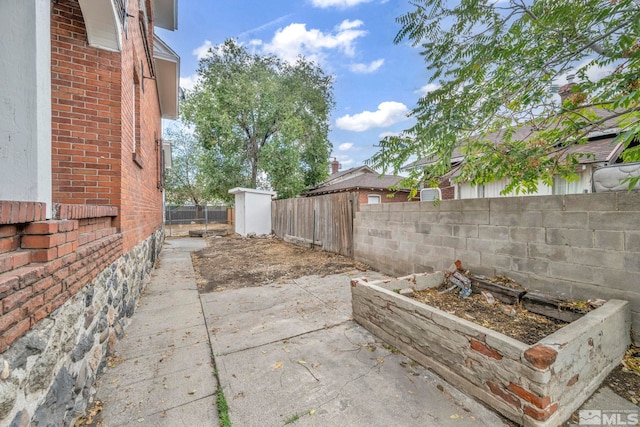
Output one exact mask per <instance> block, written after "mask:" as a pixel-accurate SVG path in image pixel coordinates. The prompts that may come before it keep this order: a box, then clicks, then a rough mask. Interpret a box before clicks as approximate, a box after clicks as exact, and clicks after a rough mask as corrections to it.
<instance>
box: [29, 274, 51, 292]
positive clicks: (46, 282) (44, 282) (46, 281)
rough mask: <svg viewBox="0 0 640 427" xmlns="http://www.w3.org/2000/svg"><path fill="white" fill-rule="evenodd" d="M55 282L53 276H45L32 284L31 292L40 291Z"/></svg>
mask: <svg viewBox="0 0 640 427" xmlns="http://www.w3.org/2000/svg"><path fill="white" fill-rule="evenodd" d="M55 283H56V281H55V280H54V278H53V276H47V277H45V278H44V279H42V280H40V281H38V282H36V283H34V284H33V285H32V286H33V292H34V293H36V294H39V293H41V292H44V291H46V290H47V289H49V288H51V287H52V286H53V285H54V284H55Z"/></svg>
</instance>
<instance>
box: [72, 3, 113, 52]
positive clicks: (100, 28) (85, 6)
mask: <svg viewBox="0 0 640 427" xmlns="http://www.w3.org/2000/svg"><path fill="white" fill-rule="evenodd" d="M78 3H79V4H80V10H81V11H82V18H83V19H84V25H85V29H86V31H87V42H88V43H89V46H93V47H96V48H99V49H104V50H109V51H112V52H120V51H122V31H121V25H120V19H119V17H118V13H117V11H116V8H115V4H114V3H113V2H112V1H96V0H78Z"/></svg>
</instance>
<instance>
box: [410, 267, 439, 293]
mask: <svg viewBox="0 0 640 427" xmlns="http://www.w3.org/2000/svg"><path fill="white" fill-rule="evenodd" d="M415 281H416V285H415V287H416V290H417V291H424V290H425V289H428V288H437V287H438V286H440V285H442V283H444V272H442V271H436V272H435V273H431V274H416V275H415Z"/></svg>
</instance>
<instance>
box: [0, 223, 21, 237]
mask: <svg viewBox="0 0 640 427" xmlns="http://www.w3.org/2000/svg"><path fill="white" fill-rule="evenodd" d="M16 234H18V228H17V227H16V226H15V225H0V237H10V236H15V235H16Z"/></svg>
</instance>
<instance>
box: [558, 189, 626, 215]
mask: <svg viewBox="0 0 640 427" xmlns="http://www.w3.org/2000/svg"><path fill="white" fill-rule="evenodd" d="M562 197H563V198H564V203H565V210H566V211H582V212H592V211H613V210H616V208H615V206H616V195H615V193H613V192H611V193H589V194H567V195H565V196H562Z"/></svg>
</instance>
